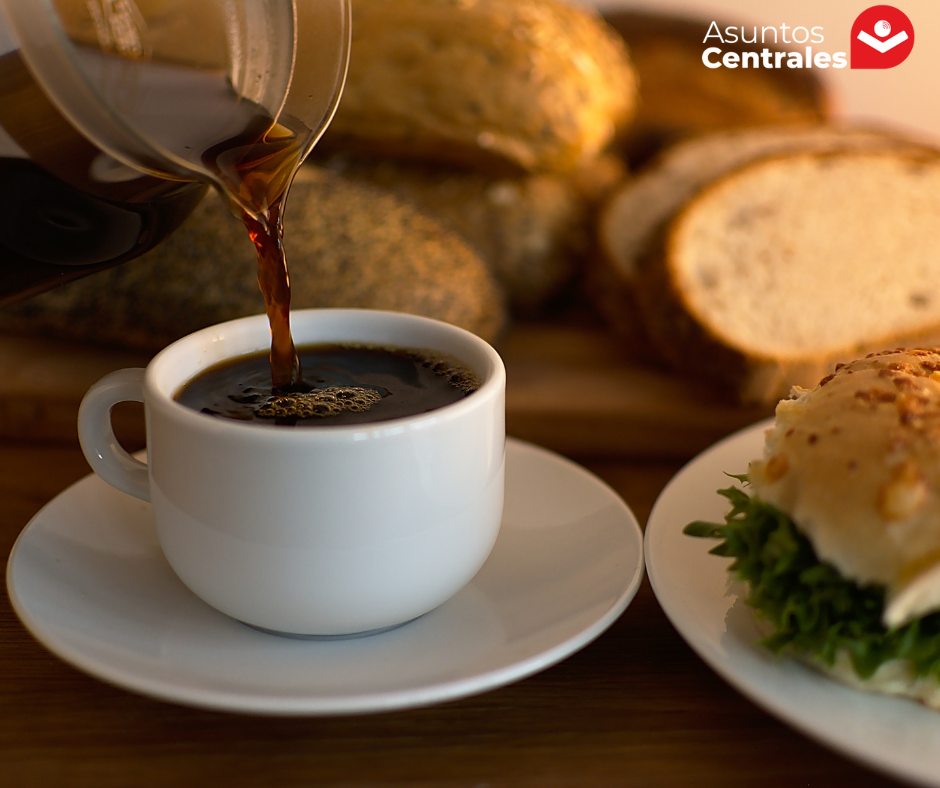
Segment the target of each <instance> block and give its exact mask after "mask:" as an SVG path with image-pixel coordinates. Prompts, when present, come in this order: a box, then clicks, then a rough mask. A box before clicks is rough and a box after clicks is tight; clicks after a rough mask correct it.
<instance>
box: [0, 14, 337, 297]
mask: <svg viewBox="0 0 940 788" xmlns="http://www.w3.org/2000/svg"><path fill="white" fill-rule="evenodd" d="M349 13H350V12H349V1H348V0H0V303H2V302H5V301H9V300H11V299H13V298H17V297H22V296H26V295H30V294H33V293H36V292H39V291H41V290H44V289H47V288H49V287H52V286H54V285H56V284H58V283H61V282H66V281H69V280H71V279H76V278H78V277H81V276H84V275H86V274H89V273H92V272H94V271H98V270H100V269H102V268H106V267H110V266H113V265H116V264H118V263H121V262H124V261H126V260H130V259H132V258H134V257H136V256H138V255H140V254H142V253H143V252H145V251H147V250H148V249H150V248H152V247H153V246H154V245H155V244H157V243H159V242H160V240H162V239H163V238H165V237H166V236H167V235H168V234H169V233H171V232H172V231H173V230H174V229H175V228H176V227H178V226H179V224H180V223H181V222H182V221H183V219H184V218H185V217H186V216H187V215H188V214H189V212H190V211H191V210H192V209H193V208H194V207H195V205H196V204H197V203H198V201H199V200H200V198H201V197H202V195H203V193H204V191H205V189H206V187H207V186H214V187H216V188H218V189H219V191H220V192H221V193H222V194H223V196H224V197H225V198H226V200H227V201H228V203H229V205H230V207H231V208H232V210H233V212H234V213H236V215H239V216H240V217H241V218H243V219H245V220H246V223H247V222H249V221H251V220H257V221H261V222H266V221H269V220H271V218H272V217H271V206H272V205H275V206H278V211H275V213H276V214H278V213H279V206H280V205H281V203H282V201H283V199H284V196H285V195H286V192H287V190H288V188H289V185H290V182H291V180H292V178H293V175H294V173H295V171H296V169H297V167H298V166H299V165H300V163H301V162H302V160H303V158H304V156H305V155H306V153H307V152H308V151H309V150H310V148H312V147H313V145H314V143H315V142H316V140H317V139H318V138H319V136H320V135H321V134H322V133H323V131H324V130H325V128H326V126H327V125H328V124H329V121H330V119H331V118H332V115H333V113H334V111H335V109H336V106H337V104H338V102H339V97H340V94H341V92H342V86H343V82H344V80H345V74H346V66H347V62H348V57H349V38H350V24H349ZM247 242H248V240H247V238H246V243H247Z"/></svg>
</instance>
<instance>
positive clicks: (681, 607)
mask: <svg viewBox="0 0 940 788" xmlns="http://www.w3.org/2000/svg"><path fill="white" fill-rule="evenodd" d="M772 423H773V422H772V421H765V422H761V423H759V424H756V425H754V426H753V427H750V428H748V429H746V430H743V431H741V432H739V433H737V434H735V435H732V436H731V437H730V438H727V439H725V440H724V441H722V442H720V443H718V444H716V445H715V446H713V447H712V448H711V449H708V450H707V451H705V452H704V453H702V454H701V455H699V456H698V457H697V458H696V459H694V460H693V461H692V462H691V463H689V464H688V465H687V466H686V467H685V468H683V469H682V470H681V471H680V472H679V473H678V474H677V475H676V477H675V478H674V479H673V480H672V481H671V482H670V483H669V484H668V485H667V486H666V488H665V489H664V490H663V492H662V494H661V495H660V496H659V499H658V500H657V502H656V505H655V506H654V507H653V511H652V513H651V514H650V519H649V522H648V523H647V526H646V562H647V571H648V572H649V578H650V584H651V585H652V586H653V592H654V593H655V594H656V598H657V599H658V600H659V603H660V605H662V608H663V610H664V611H665V613H666V615H667V616H668V617H669V620H670V621H671V622H672V624H673V625H674V626H675V628H676V629H677V630H678V632H679V634H680V635H682V637H683V638H684V639H685V641H686V642H687V643H688V644H689V645H690V646H691V647H692V648H693V649H694V650H695V651H696V652H697V653H698V655H699V656H700V657H701V658H702V659H703V660H704V661H705V662H707V663H708V664H709V665H710V666H711V667H712V669H713V670H715V671H716V672H717V673H718V674H719V675H720V676H722V677H723V678H724V679H725V680H726V681H727V682H728V683H729V684H731V685H732V686H733V687H736V688H737V689H738V690H739V691H740V692H742V693H743V694H744V695H746V696H748V697H749V698H750V699H751V700H753V701H754V702H755V703H757V704H758V705H760V706H762V707H763V708H764V709H766V710H767V711H768V712H770V713H771V714H774V715H775V716H777V717H778V718H779V719H781V720H783V721H784V722H786V723H788V724H789V725H792V726H793V727H794V728H797V729H798V730H800V731H802V732H803V733H804V734H806V735H807V736H810V737H811V738H813V739H816V740H817V741H820V742H822V743H824V744H826V745H828V746H830V747H832V748H833V749H835V750H838V751H839V752H841V753H843V754H844V755H846V756H848V757H850V758H854V759H856V760H858V761H861V762H862V763H866V764H868V765H869V766H871V767H873V768H875V769H878V770H879V771H882V772H885V773H887V774H890V775H892V776H893V777H897V778H901V779H905V780H910V781H913V782H916V783H918V784H921V785H930V786H937V787H938V788H940V714H938V713H937V712H936V711H932V710H930V709H928V708H926V707H925V706H921V705H919V704H917V703H915V702H914V701H911V700H905V699H903V698H895V697H889V696H887V695H875V694H873V693H868V692H861V691H860V690H855V689H851V688H849V687H846V686H843V685H842V684H839V683H838V682H836V681H835V680H834V679H831V678H829V677H827V676H825V675H823V674H822V673H819V672H817V671H815V670H813V669H811V668H809V667H807V666H806V665H804V664H803V663H801V662H797V661H796V660H794V659H789V658H781V659H776V658H775V657H774V655H773V654H771V653H770V651H768V650H767V649H766V648H764V647H762V646H761V645H759V644H758V641H759V640H760V638H761V637H762V633H761V631H760V630H759V629H758V626H757V623H756V622H755V619H754V613H753V611H752V610H751V609H750V608H749V607H748V606H747V605H746V604H745V602H744V597H745V596H746V592H747V589H746V588H745V587H744V585H743V584H741V583H739V582H736V581H734V580H733V579H732V578H731V576H730V574H729V572H728V564H729V563H730V559H728V558H719V557H718V556H714V555H710V554H709V552H708V551H709V550H710V549H711V548H712V547H714V546H715V544H717V543H716V542H715V541H714V540H711V539H697V538H693V537H691V536H686V535H685V534H683V533H682V528H683V527H684V526H685V525H686V524H687V523H690V522H692V521H693V520H707V521H710V522H722V521H723V519H724V515H725V513H726V512H727V511H728V502H727V500H726V499H725V498H722V497H721V496H719V495H717V494H716V492H715V491H716V490H718V489H719V488H725V487H731V486H740V485H737V483H736V482H735V480H734V479H730V478H729V477H728V476H727V475H726V474H727V473H744V472H746V471H747V464H748V462H749V461H750V460H753V459H755V458H757V457H760V456H761V452H762V449H763V443H764V431H765V430H766V429H767V428H768V427H769V426H770V425H771V424H772Z"/></svg>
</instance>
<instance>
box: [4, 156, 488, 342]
mask: <svg viewBox="0 0 940 788" xmlns="http://www.w3.org/2000/svg"><path fill="white" fill-rule="evenodd" d="M285 224H286V231H285V250H286V254H287V261H288V266H289V268H290V274H291V295H292V307H293V308H303V307H361V308H373V309H390V310H396V311H402V312H410V313H413V314H419V315H425V316H427V317H433V318H437V319H440V320H445V321H447V322H450V323H454V324H456V325H459V326H461V327H463V328H466V329H468V330H470V331H473V332H474V333H476V334H478V335H480V336H482V337H483V338H485V339H488V340H494V339H495V338H496V337H497V336H498V335H499V333H500V330H501V328H502V326H503V325H504V323H505V320H506V313H505V307H504V296H503V293H502V291H501V289H500V288H499V286H498V285H497V284H496V282H495V280H494V279H493V277H492V275H491V274H490V272H489V270H488V269H487V267H486V265H485V263H484V262H483V261H482V260H481V259H480V257H479V256H478V255H477V254H476V252H474V251H473V249H472V248H471V247H470V246H469V245H468V244H467V243H466V242H465V241H464V240H463V239H462V238H461V237H460V236H458V235H456V234H455V233H454V232H452V231H450V230H448V229H446V228H445V227H443V226H442V225H441V224H439V223H438V222H436V221H434V220H433V219H430V218H429V217H427V216H425V215H424V214H422V213H420V212H419V211H417V210H416V209H415V208H414V207H413V206H411V205H409V204H408V203H406V202H403V201H402V200H399V199H397V198H396V197H395V196H394V195H391V194H388V193H386V192H383V191H381V190H380V189H377V188H375V187H370V186H367V185H365V184H361V183H351V182H349V181H347V180H345V179H343V178H342V177H340V176H338V175H336V174H333V173H328V172H325V171H322V170H320V169H317V168H313V167H310V166H307V167H305V168H304V169H303V170H302V171H301V173H300V175H298V178H297V180H296V181H295V183H294V186H293V187H292V189H291V194H290V198H289V200H288V204H287V209H286V215H285ZM257 268H258V266H257V257H256V255H255V252H254V247H253V246H252V244H251V242H250V240H249V238H248V233H247V231H246V230H245V227H244V226H243V225H242V224H241V223H240V222H239V221H237V220H236V219H235V218H234V217H233V216H232V215H231V214H230V213H229V212H228V209H227V208H225V206H224V205H223V204H222V201H221V200H220V199H219V198H218V197H217V196H216V195H215V193H213V192H210V193H209V195H208V196H207V197H206V198H205V200H203V202H202V203H201V204H200V205H199V206H198V207H197V209H196V210H195V212H194V213H193V214H192V215H191V216H190V218H189V219H187V221H186V222H185V223H184V224H183V226H182V227H181V228H180V229H179V230H177V232H176V233H174V234H173V235H172V236H171V237H170V238H169V239H167V240H166V241H165V242H164V243H163V244H161V245H160V246H158V247H157V248H156V249H154V250H152V251H151V252H148V253H147V254H146V255H144V256H143V257H141V258H139V259H138V260H134V261H132V262H130V263H128V264H126V265H123V266H119V267H118V268H113V269H110V270H107V271H103V272H101V273H98V274H95V275H93V276H90V277H87V278H85V279H82V280H79V281H77V282H72V283H69V284H66V285H63V286H61V287H59V288H56V289H55V290H51V291H49V292H48V293H44V294H42V295H39V296H37V297H35V298H32V299H30V300H28V301H24V302H21V303H18V304H15V305H13V306H10V307H6V308H4V309H3V310H0V330H5V331H12V332H29V333H44V334H47V335H51V336H59V337H64V338H69V339H74V340H86V341H90V342H96V343H100V344H106V345H112V346H118V347H127V348H139V349H144V350H156V349H159V348H161V347H163V346H164V345H166V344H167V343H169V342H172V341H173V340H175V339H177V338H179V337H181V336H184V335H185V334H188V333H190V332H192V331H195V330H197V329H199V328H202V327H204V326H207V325H212V324H214V323H218V322H221V321H224V320H230V319H233V318H236V317H242V316H244V315H250V314H256V313H260V312H264V301H263V300H262V298H261V293H260V291H259V289H258V283H257Z"/></svg>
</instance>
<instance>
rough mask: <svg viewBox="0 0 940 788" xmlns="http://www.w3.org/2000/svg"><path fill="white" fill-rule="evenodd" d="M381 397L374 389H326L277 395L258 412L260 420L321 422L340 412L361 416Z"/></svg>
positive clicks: (345, 387)
mask: <svg viewBox="0 0 940 788" xmlns="http://www.w3.org/2000/svg"><path fill="white" fill-rule="evenodd" d="M381 399H382V395H381V394H380V393H379V392H378V391H376V390H375V389H370V388H365V387H361V386H329V387H327V388H323V389H314V390H313V391H307V392H303V393H289V394H278V395H276V396H274V397H272V398H271V399H269V400H268V401H267V402H266V403H265V404H264V405H262V406H261V407H260V408H258V412H257V415H258V416H260V417H261V418H264V419H283V418H298V419H310V418H317V417H320V418H325V417H328V416H338V415H339V414H340V413H342V412H343V411H352V412H353V413H362V412H364V411H367V410H369V408H371V407H372V406H373V405H375V404H376V403H377V402H378V401H379V400H381Z"/></svg>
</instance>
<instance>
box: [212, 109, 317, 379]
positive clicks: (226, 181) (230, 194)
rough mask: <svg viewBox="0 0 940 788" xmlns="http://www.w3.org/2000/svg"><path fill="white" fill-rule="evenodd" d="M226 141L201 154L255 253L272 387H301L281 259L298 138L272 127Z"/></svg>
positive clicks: (299, 151)
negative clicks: (241, 141)
mask: <svg viewBox="0 0 940 788" xmlns="http://www.w3.org/2000/svg"><path fill="white" fill-rule="evenodd" d="M234 142H235V144H234V145H233V141H227V142H226V143H223V144H222V145H220V146H217V148H210V149H209V150H207V151H206V152H205V153H204V154H203V160H204V161H205V163H206V165H207V166H208V167H209V168H210V169H212V170H213V171H214V172H216V173H217V174H218V177H219V180H220V182H221V184H222V193H223V196H224V197H225V200H226V202H227V203H228V205H229V208H230V209H231V210H232V212H233V213H234V214H235V215H236V216H239V217H240V218H241V220H242V222H243V223H244V225H245V227H246V229H247V230H248V236H249V237H250V238H251V241H252V243H253V244H254V245H255V249H256V250H257V252H258V285H259V287H260V288H261V294H262V296H263V297H264V304H265V311H266V312H267V315H268V322H269V323H270V325H271V384H272V387H273V389H274V390H275V391H278V390H287V389H289V388H290V387H291V386H294V385H296V384H299V383H300V382H301V379H302V375H303V370H302V369H301V366H300V360H299V358H298V356H297V350H296V348H295V347H294V340H293V338H292V336H291V330H290V275H289V273H288V269H287V258H286V256H285V254H284V222H283V210H282V209H283V206H284V201H285V198H286V197H287V192H288V190H289V188H290V180H291V178H292V176H293V173H294V171H295V170H296V168H297V166H298V165H299V164H300V160H301V158H302V155H303V148H302V146H301V145H300V144H299V142H298V137H297V135H296V134H294V133H292V132H290V130H289V129H287V128H285V127H284V126H281V125H280V124H275V125H273V126H272V127H271V128H270V129H268V130H267V131H265V132H264V134H262V136H261V138H260V139H258V140H257V141H251V137H250V136H249V137H248V139H247V140H246V144H243V145H240V144H238V141H234Z"/></svg>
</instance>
